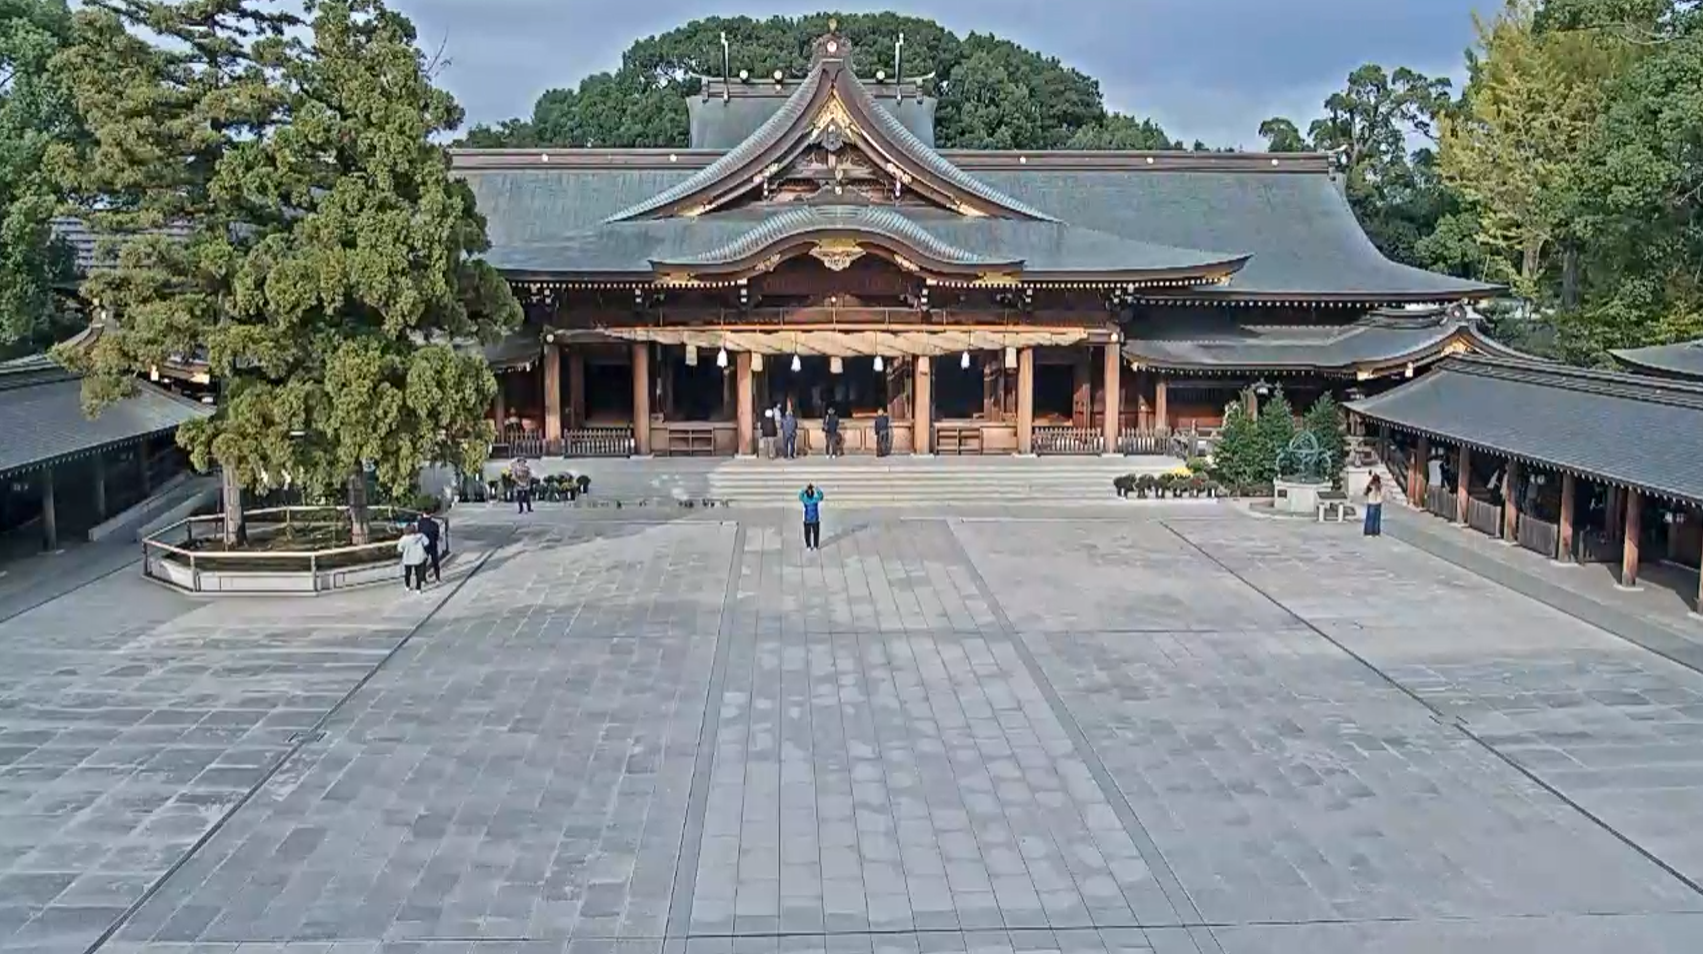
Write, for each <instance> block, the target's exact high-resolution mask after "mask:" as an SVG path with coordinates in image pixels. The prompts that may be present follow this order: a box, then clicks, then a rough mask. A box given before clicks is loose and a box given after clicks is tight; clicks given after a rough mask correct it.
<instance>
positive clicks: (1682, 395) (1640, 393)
mask: <svg viewBox="0 0 1703 954" xmlns="http://www.w3.org/2000/svg"><path fill="white" fill-rule="evenodd" d="M1441 368H1442V370H1446V371H1455V372H1458V373H1461V374H1475V375H1478V376H1480V377H1487V378H1500V379H1502V380H1506V381H1518V382H1522V383H1526V384H1536V385H1540V386H1546V387H1556V388H1564V389H1567V390H1570V391H1580V392H1584V393H1588V394H1596V395H1601V396H1605V397H1617V398H1623V399H1626V400H1631V401H1644V402H1646V403H1652V404H1671V405H1675V406H1679V407H1688V408H1696V409H1698V410H1703V383H1699V382H1693V381H1681V380H1675V379H1672V378H1656V377H1650V376H1648V375H1642V374H1628V373H1626V372H1624V371H1605V370H1602V369H1600V368H1581V367H1578V366H1576V365H1569V364H1561V363H1560V362H1555V361H1544V360H1542V359H1538V358H1516V357H1511V356H1507V357H1504V356H1495V357H1491V356H1486V355H1457V356H1451V357H1450V358H1448V359H1446V360H1445V361H1444V362H1443V364H1442V365H1441Z"/></svg>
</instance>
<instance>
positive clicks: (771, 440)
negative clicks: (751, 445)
mask: <svg viewBox="0 0 1703 954" xmlns="http://www.w3.org/2000/svg"><path fill="white" fill-rule="evenodd" d="M778 417H780V409H779V408H774V407H768V408H764V409H763V424H762V429H761V431H760V433H761V434H762V436H763V437H762V441H761V443H762V446H761V447H760V448H758V453H760V454H761V455H762V456H764V457H767V458H768V459H770V460H774V459H775V438H776V437H777V436H778V435H779V434H780V422H779V421H777V420H776V418H778Z"/></svg>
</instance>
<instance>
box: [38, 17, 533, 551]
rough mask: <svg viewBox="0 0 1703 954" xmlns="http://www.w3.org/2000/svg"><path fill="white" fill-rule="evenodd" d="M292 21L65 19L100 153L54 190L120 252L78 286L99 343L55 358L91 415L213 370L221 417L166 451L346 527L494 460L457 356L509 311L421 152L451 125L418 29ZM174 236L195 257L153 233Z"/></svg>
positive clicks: (481, 386) (460, 197)
mask: <svg viewBox="0 0 1703 954" xmlns="http://www.w3.org/2000/svg"><path fill="white" fill-rule="evenodd" d="M303 9H304V11H305V13H306V14H307V20H306V21H305V22H302V23H298V22H297V21H295V20H294V19H293V18H291V17H289V16H287V15H284V14H280V13H276V12H270V11H269V8H262V7H260V6H259V5H255V4H251V3H250V2H248V0H205V2H198V3H194V4H177V3H167V2H160V0H90V2H89V3H88V4H87V5H86V8H85V9H84V10H83V11H82V12H80V13H79V14H78V15H77V21H76V34H75V38H74V41H73V43H72V45H71V46H70V47H69V48H68V49H67V50H66V51H65V52H64V53H63V54H62V57H61V64H62V67H63V69H64V71H65V75H66V76H67V78H68V80H69V83H70V87H71V89H72V91H73V92H74V94H75V97H76V101H77V104H78V105H79V106H80V107H81V108H82V110H83V112H84V115H85V116H86V117H87V121H88V124H89V128H90V133H91V141H90V142H89V143H88V144H86V145H85V146H83V147H81V148H71V147H61V148H59V149H58V150H57V152H56V154H55V155H54V156H53V162H52V168H54V169H55V170H56V172H57V173H58V175H59V176H60V178H61V180H62V182H63V183H64V184H65V188H66V189H67V191H68V192H69V193H70V194H71V195H72V196H74V197H76V198H77V200H78V201H79V203H80V205H81V209H80V211H81V213H82V214H83V215H85V216H87V217H88V218H89V219H90V220H91V221H92V222H93V223H95V225H96V227H97V228H98V229H99V230H100V231H101V232H102V233H103V234H111V235H115V236H119V237H120V238H121V242H120V243H119V245H118V248H117V249H116V266H115V267H113V268H107V269H100V270H97V271H95V272H94V273H92V274H91V275H89V276H88V277H87V279H86V281H85V282H84V285H83V292H84V295H85V297H86V298H87V299H88V300H90V301H92V302H94V303H96V305H97V306H98V307H99V309H100V310H101V312H102V313H103V314H105V315H107V316H109V318H110V323H111V327H110V328H109V333H106V334H103V335H101V336H100V337H99V338H98V339H97V341H96V343H95V344H94V346H93V347H92V348H91V349H88V350H86V351H68V352H66V353H65V354H64V357H65V358H66V359H67V360H68V361H70V362H72V363H75V364H78V365H79V366H81V367H82V368H83V370H85V371H86V372H87V375H88V377H87V378H86V379H85V383H84V389H85V398H86V401H87V403H89V404H90V405H91V407H92V408H93V409H95V410H97V411H98V410H99V408H100V407H102V406H103V405H105V404H106V403H108V402H110V401H111V400H113V399H114V398H116V397H118V396H120V395H122V394H123V393H125V392H127V391H128V390H130V389H131V388H133V387H134V381H135V379H136V378H135V376H136V375H137V374H138V373H140V372H143V371H145V370H146V369H147V368H148V367H150V366H152V365H156V364H161V363H164V361H165V359H166V358H168V357H169V356H171V355H173V354H205V355H207V358H208V363H209V368H210V371H211V374H212V376H213V377H214V379H215V381H216V382H218V384H219V386H220V399H219V401H218V404H217V410H216V411H215V413H214V414H213V415H212V416H211V417H209V418H206V419H203V420H200V421H196V422H194V423H192V424H189V425H185V426H184V427H183V428H182V429H180V431H179V434H178V440H179V442H180V443H182V444H183V445H184V446H185V447H186V448H188V449H189V451H190V453H191V456H192V458H193V460H194V462H195V464H196V466H197V467H200V468H203V469H206V468H208V467H210V466H211V465H212V464H213V463H217V464H218V465H220V467H221V468H222V469H223V471H224V472H225V474H226V475H227V476H228V477H231V478H232V479H234V480H235V481H236V482H237V483H240V484H241V485H242V486H243V487H246V488H248V489H251V490H263V489H269V488H272V487H277V486H288V485H291V484H294V485H296V486H301V487H305V488H312V489H316V490H320V491H325V490H329V489H330V488H332V487H336V486H339V485H341V484H343V483H344V482H347V484H348V486H349V488H350V492H351V504H352V505H355V506H356V507H357V511H359V507H360V504H361V503H362V502H363V500H364V490H365V486H366V472H367V471H368V470H369V469H370V470H371V471H372V472H373V473H374V474H375V475H376V477H377V479H378V480H379V481H380V482H381V483H382V484H384V485H386V486H388V487H389V488H391V489H392V490H394V491H397V492H406V491H407V490H408V489H409V488H411V487H412V484H413V481H414V480H415V479H416V475H417V474H418V472H419V468H420V466H421V465H422V464H425V463H428V462H432V461H443V462H449V463H453V464H458V465H461V466H463V467H472V466H474V465H476V464H477V462H478V461H479V460H480V459H481V458H482V457H483V455H484V454H485V452H486V450H487V449H488V447H489V445H490V441H491V440H492V438H493V436H494V435H493V433H492V425H491V424H490V423H489V422H487V421H486V420H485V419H484V415H485V410H486V408H487V407H488V405H489V403H490V401H491V399H492V397H493V396H494V394H495V389H496V385H495V381H494V379H493V378H492V375H491V372H490V370H489V368H488V367H486V365H485V362H484V360H483V356H482V355H480V354H478V353H477V352H473V353H469V351H468V350H467V349H465V348H463V349H458V348H456V347H454V346H455V345H456V344H459V343H464V342H476V341H479V340H485V341H491V340H495V339H496V338H497V337H499V336H500V335H501V334H503V333H504V332H505V331H506V330H508V329H509V328H512V327H513V326H514V325H515V324H516V323H517V322H518V320H519V316H520V308H519V306H518V305H517V304H516V302H515V301H514V298H513V297H512V295H511V294H510V292H509V290H508V286H507V284H506V283H505V282H504V281H503V280H502V279H501V278H500V277H499V276H498V275H497V274H496V272H495V271H494V270H492V269H491V268H490V267H489V266H488V265H486V264H485V263H483V262H482V261H479V260H477V259H476V258H473V257H472V256H474V255H476V254H477V253H479V252H482V251H483V250H484V249H485V248H486V247H487V240H486V238H485V222H484V219H483V218H482V217H481V216H480V215H479V214H478V212H477V210H476V208H475V206H474V201H473V196H472V192H471V190H470V189H469V188H468V187H467V185H466V184H465V183H464V182H462V181H460V180H459V179H456V178H454V177H452V176H451V175H450V170H449V163H448V158H447V156H446V155H445V154H444V150H443V148H442V147H441V146H438V145H435V144H434V142H433V139H434V137H436V136H437V135H439V134H440V133H443V132H445V131H448V130H453V129H454V128H456V126H457V125H458V124H459V122H460V119H461V111H460V109H459V107H457V106H456V104H455V102H454V100H453V99H451V98H450V96H449V95H448V94H447V93H445V92H443V91H442V90H439V89H437V88H436V87H435V86H433V84H432V82H431V78H430V76H429V75H428V73H427V71H426V65H425V61H424V58H423V56H422V55H421V53H420V51H419V49H418V48H417V46H416V45H415V35H414V28H413V26H412V24H411V23H409V21H408V20H407V19H406V18H405V17H403V16H402V15H400V14H398V13H396V12H395V11H393V10H390V9H388V7H387V6H386V4H385V3H384V2H383V0H307V2H306V3H304V4H303ZM144 25H145V27H146V29H145V31H144V29H143V27H144ZM292 27H300V28H301V29H291V28H292ZM168 224H173V225H178V226H180V227H181V231H182V232H183V233H184V234H182V235H181V236H180V235H168V234H162V233H160V232H158V231H154V230H157V229H159V228H160V227H161V226H163V225H168ZM229 507H230V504H229V502H227V511H228V510H229ZM361 516H362V515H361V514H360V513H359V512H357V515H356V518H357V519H356V530H357V539H358V538H359V537H360V534H361V532H362V531H363V530H364V526H363V523H362V520H361Z"/></svg>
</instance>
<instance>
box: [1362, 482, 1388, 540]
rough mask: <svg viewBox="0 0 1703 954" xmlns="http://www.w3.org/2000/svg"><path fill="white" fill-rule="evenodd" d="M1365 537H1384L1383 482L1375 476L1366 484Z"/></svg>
mask: <svg viewBox="0 0 1703 954" xmlns="http://www.w3.org/2000/svg"><path fill="white" fill-rule="evenodd" d="M1365 533H1366V536H1368V537H1381V536H1383V535H1384V481H1383V478H1381V477H1379V476H1378V475H1377V474H1373V475H1372V479H1371V481H1369V482H1368V483H1367V484H1366V531H1365Z"/></svg>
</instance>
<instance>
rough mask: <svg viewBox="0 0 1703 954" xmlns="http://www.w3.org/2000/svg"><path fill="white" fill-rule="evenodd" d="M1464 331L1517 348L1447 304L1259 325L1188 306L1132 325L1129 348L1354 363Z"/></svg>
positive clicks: (1145, 354) (1177, 364)
mask: <svg viewBox="0 0 1703 954" xmlns="http://www.w3.org/2000/svg"><path fill="white" fill-rule="evenodd" d="M1462 332H1466V333H1467V334H1468V335H1470V336H1471V338H1472V341H1473V345H1474V346H1475V347H1476V348H1477V349H1478V350H1480V351H1483V352H1488V353H1491V354H1497V355H1503V356H1508V357H1516V356H1518V353H1517V352H1515V351H1513V350H1512V349H1509V348H1506V347H1504V346H1503V345H1500V344H1497V343H1496V342H1495V341H1493V340H1492V339H1490V338H1488V337H1485V336H1484V334H1483V333H1482V332H1481V330H1480V328H1479V321H1478V319H1477V317H1476V316H1474V315H1471V314H1470V313H1466V312H1458V311H1455V310H1453V309H1448V308H1429V309H1424V310H1414V311H1404V310H1391V311H1379V312H1374V313H1372V314H1370V315H1367V316H1366V317H1364V318H1362V319H1360V320H1358V321H1355V322H1352V323H1350V324H1346V325H1253V324H1243V323H1241V322H1238V321H1237V320H1236V319H1235V317H1234V316H1233V315H1225V314H1222V313H1214V312H1206V313H1197V312H1189V313H1185V314H1180V315H1173V316H1169V317H1168V318H1167V319H1165V320H1161V321H1155V322H1148V323H1138V324H1136V325H1133V326H1132V327H1131V328H1130V330H1129V338H1128V340H1127V341H1126V342H1125V344H1124V347H1123V353H1124V356H1125V357H1127V358H1128V359H1130V360H1131V361H1136V362H1140V363H1142V364H1146V365H1149V366H1152V367H1157V368H1218V369H1228V368H1279V369H1284V368H1287V369H1308V370H1332V371H1348V370H1352V369H1354V368H1356V367H1358V366H1361V365H1366V364H1376V363H1379V362H1388V361H1395V360H1400V359H1402V358H1404V357H1407V356H1409V355H1417V354H1422V353H1424V352H1427V351H1430V350H1433V349H1436V348H1438V347H1440V346H1441V345H1443V344H1444V343H1445V342H1447V341H1448V340H1449V339H1450V338H1452V337H1454V336H1455V335H1457V334H1460V333H1462Z"/></svg>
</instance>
